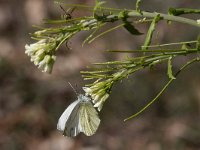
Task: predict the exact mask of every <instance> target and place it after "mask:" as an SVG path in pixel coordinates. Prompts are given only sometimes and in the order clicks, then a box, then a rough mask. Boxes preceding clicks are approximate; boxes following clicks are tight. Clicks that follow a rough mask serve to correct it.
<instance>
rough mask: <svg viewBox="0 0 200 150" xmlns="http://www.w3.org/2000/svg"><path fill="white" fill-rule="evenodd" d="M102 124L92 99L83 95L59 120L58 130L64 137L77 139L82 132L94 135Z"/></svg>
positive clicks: (80, 95)
mask: <svg viewBox="0 0 200 150" xmlns="http://www.w3.org/2000/svg"><path fill="white" fill-rule="evenodd" d="M99 124H100V119H99V116H98V113H97V111H96V109H95V108H94V106H93V104H92V102H91V99H90V98H89V97H88V96H85V95H83V94H79V95H78V99H77V100H76V101H74V102H73V103H71V104H70V105H69V106H68V107H67V109H66V110H65V111H64V112H63V114H62V115H61V117H60V118H59V120H58V124H57V129H58V130H60V131H62V132H63V135H64V136H68V137H75V136H77V135H78V134H79V133H80V132H83V133H84V134H85V135H87V136H91V135H93V134H94V133H95V132H96V130H97V129H98V126H99Z"/></svg>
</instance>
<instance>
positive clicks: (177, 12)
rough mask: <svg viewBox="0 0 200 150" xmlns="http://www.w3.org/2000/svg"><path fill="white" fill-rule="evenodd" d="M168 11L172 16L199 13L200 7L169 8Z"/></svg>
mask: <svg viewBox="0 0 200 150" xmlns="http://www.w3.org/2000/svg"><path fill="white" fill-rule="evenodd" d="M168 13H169V14H170V15H174V16H179V15H182V14H200V9H189V8H169V10H168Z"/></svg>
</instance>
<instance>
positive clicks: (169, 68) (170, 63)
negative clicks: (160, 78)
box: [167, 57, 176, 79]
mask: <svg viewBox="0 0 200 150" xmlns="http://www.w3.org/2000/svg"><path fill="white" fill-rule="evenodd" d="M167 75H168V77H169V78H170V79H176V78H175V77H174V76H173V73H172V57H169V59H168V67H167Z"/></svg>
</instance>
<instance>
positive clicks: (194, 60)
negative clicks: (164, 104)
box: [124, 57, 200, 121]
mask: <svg viewBox="0 0 200 150" xmlns="http://www.w3.org/2000/svg"><path fill="white" fill-rule="evenodd" d="M198 61H200V58H198V57H197V58H194V59H192V60H191V61H188V62H187V63H186V64H184V65H183V66H182V67H181V68H180V69H179V70H178V71H177V73H176V74H175V77H177V76H178V75H179V74H180V73H181V71H183V70H184V69H186V68H187V67H188V66H190V65H191V64H193V63H195V62H198ZM172 81H174V79H170V80H169V81H168V82H167V84H166V85H165V86H164V87H163V89H162V90H161V91H160V92H159V93H158V94H157V95H156V97H155V98H154V99H153V100H151V101H150V102H149V103H148V104H147V105H146V106H145V107H143V108H142V109H141V110H140V111H138V112H137V113H135V114H134V115H132V116H130V117H128V118H126V119H125V120H124V121H127V120H130V119H132V118H134V117H136V116H138V115H139V114H141V113H142V112H143V111H145V110H146V109H147V108H148V107H149V106H150V105H152V104H153V103H154V102H155V101H156V100H158V98H159V97H160V96H161V95H162V94H163V93H164V91H165V90H166V89H167V88H168V87H169V85H170V84H171V83H172Z"/></svg>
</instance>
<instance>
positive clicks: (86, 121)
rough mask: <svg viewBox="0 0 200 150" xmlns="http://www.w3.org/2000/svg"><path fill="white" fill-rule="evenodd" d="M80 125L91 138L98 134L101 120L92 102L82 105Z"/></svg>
mask: <svg viewBox="0 0 200 150" xmlns="http://www.w3.org/2000/svg"><path fill="white" fill-rule="evenodd" d="M80 124H81V127H82V132H83V133H85V135H87V136H91V135H93V134H94V133H95V132H96V130H97V128H98V126H99V124H100V119H99V116H98V114H97V111H96V110H95V108H94V107H93V105H92V103H91V102H87V103H83V104H82V106H81V108H80Z"/></svg>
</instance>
